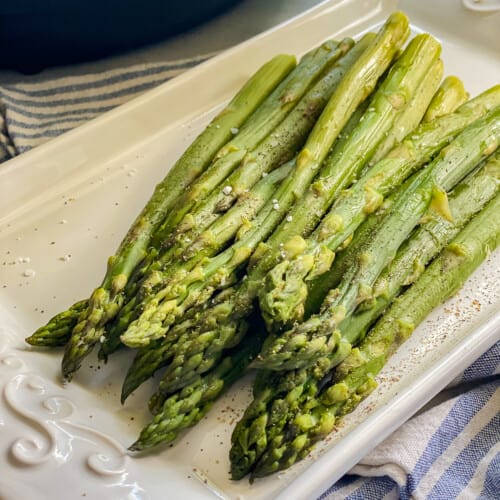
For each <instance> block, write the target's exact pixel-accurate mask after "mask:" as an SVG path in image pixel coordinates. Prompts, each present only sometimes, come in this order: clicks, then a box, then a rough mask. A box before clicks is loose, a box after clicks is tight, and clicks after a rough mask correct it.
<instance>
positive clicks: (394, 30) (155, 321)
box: [122, 13, 408, 347]
mask: <svg viewBox="0 0 500 500" xmlns="http://www.w3.org/2000/svg"><path fill="white" fill-rule="evenodd" d="M407 32H408V23H407V18H406V16H404V15H403V14H400V13H396V14H394V15H392V16H391V17H390V18H389V20H388V22H387V23H386V25H385V28H384V29H383V30H382V32H381V33H380V34H379V36H377V38H376V39H375V41H374V42H373V44H371V46H370V47H369V48H368V49H367V50H366V51H365V52H364V53H363V54H362V55H361V56H360V57H359V59H358V60H357V61H356V62H355V63H354V65H353V66H352V68H351V69H350V70H349V71H348V72H347V74H346V76H345V77H344V78H343V79H342V80H341V82H340V83H339V86H338V87H337V89H336V90H335V92H334V94H333V96H332V97H331V99H330V101H329V103H328V105H327V106H326V108H325V109H324V111H323V113H322V114H321V116H320V118H319V120H318V122H317V123H316V125H315V127H314V129H313V131H312V133H311V135H310V136H309V138H308V140H307V142H306V145H305V146H304V148H303V149H302V151H301V153H299V155H298V157H297V161H296V171H295V173H294V175H292V176H290V177H289V178H288V179H287V181H285V183H284V184H283V185H282V186H281V187H280V189H279V190H278V191H279V192H278V193H277V195H276V199H275V200H276V201H274V200H273V203H272V204H270V206H266V207H265V208H264V209H263V210H261V212H260V213H259V216H258V217H257V218H256V219H255V224H254V226H253V227H252V229H250V230H249V231H248V232H247V233H246V234H245V235H244V236H243V237H242V238H241V239H240V240H239V241H238V242H237V243H236V244H235V245H233V246H232V247H231V248H230V249H228V250H227V251H225V252H223V253H222V254H219V255H218V256H216V257H214V258H213V259H210V260H209V262H208V263H207V264H205V265H204V266H198V267H197V268H195V269H194V270H193V271H192V272H191V273H189V275H188V276H186V277H185V278H183V279H181V280H179V282H178V283H175V280H174V282H173V283H172V284H171V285H169V286H167V287H165V288H164V289H163V290H162V291H161V292H159V293H157V294H156V296H155V297H154V298H153V299H152V300H151V301H149V303H146V305H145V308H144V312H143V313H142V315H141V317H140V318H139V319H138V320H137V321H135V322H133V323H132V324H131V325H130V326H129V328H128V330H127V331H126V332H125V334H124V335H122V341H123V342H124V343H125V344H127V345H129V346H131V347H132V346H140V345H145V344H147V343H149V342H150V341H151V340H153V339H155V338H159V337H162V336H163V335H165V333H166V331H167V330H168V328H169V326H170V325H171V324H172V323H173V322H175V321H176V320H177V319H178V318H179V316H181V315H182V314H183V313H184V312H185V311H186V310H187V309H188V308H189V307H192V306H194V305H195V304H196V303H203V302H204V301H206V300H207V299H208V298H210V296H211V295H212V294H213V292H214V291H215V290H216V289H217V288H218V287H219V286H220V285H221V283H223V282H225V281H226V280H227V278H228V276H229V275H231V274H232V273H233V272H234V271H235V270H236V269H237V268H239V267H241V266H242V265H243V264H244V263H245V262H246V261H247V260H248V257H249V256H250V254H251V253H252V251H253V250H254V249H255V247H256V246H257V245H258V244H259V242H260V241H262V239H264V238H265V237H266V236H267V235H268V234H269V233H270V232H271V231H272V230H273V229H274V227H275V225H276V224H277V223H279V222H280V220H281V218H282V217H283V215H284V214H285V213H286V212H287V211H288V208H289V207H290V206H291V204H292V203H293V202H294V200H295V199H296V198H297V197H299V196H300V195H301V193H303V192H304V191H305V189H306V188H307V186H308V185H309V183H310V182H311V180H312V177H313V176H314V175H315V174H316V172H317V169H318V167H319V165H320V164H321V163H322V161H323V160H324V158H325V156H326V153H327V151H328V149H329V147H330V145H331V144H332V142H333V141H334V140H335V139H336V137H337V136H338V134H339V132H340V130H341V129H342V127H343V126H344V125H345V123H346V122H347V120H348V119H349V116H350V115H351V114H352V113H353V111H354V110H355V109H356V107H357V106H358V105H359V104H360V102H362V101H363V100H364V99H365V98H366V97H367V95H368V94H369V92H370V90H371V89H372V88H373V86H374V85H375V83H376V81H377V79H378V77H379V76H380V74H381V73H382V72H383V71H384V70H385V68H386V67H387V65H388V64H389V62H390V60H391V59H392V56H393V54H394V50H397V47H398V46H399V44H400V43H401V42H402V40H404V38H405V37H406V36H407ZM388 41H391V42H392V43H390V45H389V44H388V43H387V42H388ZM375 61H377V64H376V65H374V64H373V63H374V62H375ZM374 66H375V67H374ZM354 75H356V77H355V76H354ZM400 102H401V100H400Z"/></svg>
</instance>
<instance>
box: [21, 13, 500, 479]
mask: <svg viewBox="0 0 500 500" xmlns="http://www.w3.org/2000/svg"><path fill="white" fill-rule="evenodd" d="M409 36H410V30H409V23H408V19H407V18H406V16H405V15H404V14H403V13H400V12H396V13H394V14H392V15H391V16H390V17H389V18H388V19H387V21H386V23H385V24H384V25H383V26H382V28H381V29H380V31H379V32H378V33H376V34H373V33H369V34H366V35H365V36H363V37H362V38H361V39H360V40H359V41H357V42H355V41H354V40H352V39H344V40H342V41H340V42H336V41H327V42H325V43H324V44H323V45H321V46H320V47H318V48H316V49H314V50H312V51H311V52H309V53H307V54H306V55H304V56H303V57H302V59H301V60H300V61H299V62H298V64H296V62H295V58H294V57H292V56H288V55H279V56H276V57H275V58H274V59H272V60H271V61H269V62H268V63H267V64H265V65H264V66H263V67H262V68H261V69H259V70H258V71H257V73H256V74H255V75H254V76H253V77H252V78H250V80H249V81H248V82H247V83H246V84H245V86H244V87H243V88H242V89H241V90H240V91H239V92H238V94H237V95H236V96H235V97H234V99H233V100H232V101H231V102H230V103H229V104H228V105H227V106H226V108H224V110H223V111H221V112H220V113H219V114H218V115H217V116H216V117H215V118H214V119H213V120H212V122H211V123H210V124H209V125H208V127H207V128H206V129H205V130H204V131H203V132H202V133H201V134H200V135H199V136H198V137H197V139H196V140H195V141H194V143H193V144H192V145H191V146H190V147H189V148H188V149H187V151H186V152H185V153H184V155H183V156H182V157H181V158H180V159H179V160H178V161H177V163H176V164H175V165H174V166H173V168H172V169H171V170H170V172H169V173H168V175H167V176H166V178H165V179H164V180H163V181H162V182H161V183H160V184H159V185H158V186H157V187H156V189H155V192H154V194H153V196H152V198H151V199H150V201H149V202H148V203H147V205H146V206H145V208H144V209H143V211H142V212H141V213H140V214H139V216H138V217H137V219H136V221H135V222H134V224H133V225H132V227H131V228H130V230H129V232H128V234H127V235H126V236H125V238H124V240H123V242H122V243H121V245H120V247H119V249H118V251H117V253H116V255H114V256H113V257H111V258H110V259H109V262H108V269H107V272H106V275H105V277H104V280H103V281H102V284H101V285H100V286H99V287H98V288H97V289H96V290H94V292H93V293H92V295H91V296H90V298H89V299H87V300H83V301H80V302H78V303H76V304H74V305H73V306H72V307H70V308H69V309H68V310H67V311H64V312H62V313H60V314H58V315H57V316H55V317H54V318H52V319H51V320H50V321H49V322H48V324H47V325H45V326H43V327H41V328H40V329H38V330H37V331H36V332H35V333H34V334H33V335H32V336H31V337H29V338H28V339H27V341H28V342H29V343H30V344H32V345H35V346H50V347H55V346H63V345H64V346H65V351H64V356H63V361H62V373H63V377H64V378H65V379H66V380H70V379H71V377H72V376H73V374H74V373H75V372H76V371H77V370H78V368H79V367H80V365H81V363H82V361H83V360H84V358H85V357H86V356H87V355H88V354H89V353H90V352H91V351H92V349H93V348H94V346H96V345H98V346H99V353H98V355H99V357H100V358H101V359H103V360H105V359H107V358H108V356H110V355H111V354H112V353H113V352H115V351H116V350H117V349H118V348H122V347H127V348H132V349H136V354H135V358H134V360H133V362H132V364H131V366H130V367H129V369H128V371H127V373H126V375H125V380H124V383H123V390H122V402H124V401H125V399H126V398H127V397H128V396H129V395H130V394H131V393H132V392H133V391H134V390H135V389H137V388H138V387H139V386H140V385H141V384H142V383H143V382H144V381H145V380H147V379H149V378H150V377H152V376H153V375H154V374H155V373H156V372H157V371H159V370H162V373H161V378H160V382H159V384H158V387H157V390H156V392H155V393H154V394H153V395H152V396H151V399H150V402H149V406H150V409H151V412H152V413H153V415H154V416H153V419H152V421H151V422H150V423H149V424H148V425H147V426H146V427H145V428H144V429H143V431H142V432H141V434H140V436H139V438H138V439H137V441H136V442H135V443H134V444H133V445H132V446H131V447H130V449H131V450H133V451H142V450H147V449H149V448H151V447H153V446H156V445H159V444H161V443H168V442H171V441H172V440H174V439H175V438H176V437H177V436H178V434H179V433H180V432H181V431H182V430H183V429H186V428H187V427H190V426H193V425H195V424H196V423H197V422H198V421H199V420H200V419H201V418H202V417H203V416H204V415H205V414H206V413H207V412H208V411H209V409H210V408H211V406H212V405H213V403H214V401H215V400H216V399H217V398H218V397H219V396H220V394H221V393H222V392H223V391H225V390H226V389H227V388H228V387H229V386H230V385H231V384H232V383H233V382H234V381H235V380H237V379H238V378H239V377H241V376H242V375H243V374H244V372H245V371H246V370H247V369H248V368H254V369H256V371H257V375H256V378H255V383H254V399H253V401H252V402H251V404H250V405H249V407H248V408H247V409H246V411H245V413H244V415H243V417H242V419H241V420H240V422H239V423H238V424H237V426H236V428H235V429H234V432H233V436H232V448H231V452H230V457H231V474H232V477H233V478H235V479H239V478H242V477H244V476H245V475H247V474H251V475H252V476H254V477H259V476H264V475H267V474H270V473H272V472H275V471H277V470H280V469H284V468H286V467H289V466H291V465H292V464H293V463H295V462H296V461H297V460H300V459H302V458H303V457H304V456H306V455H307V454H308V453H309V451H310V450H311V447H312V446H313V445H314V444H315V443H316V442H317V441H318V440H320V439H322V438H323V437H325V436H326V435H327V434H328V433H330V432H331V431H332V430H333V429H334V427H335V425H337V423H338V420H339V418H340V417H342V416H343V415H345V414H347V413H349V412H351V411H352V410H353V409H354V408H355V407H356V406H357V405H358V404H359V402H360V401H361V400H362V399H364V398H365V397H366V396H367V395H368V394H369V393H370V392H371V391H372V390H373V389H374V388H375V387H376V384H377V383H376V375H377V374H378V372H379V371H380V370H381V369H382V367H383V366H384V364H385V362H386V360H387V358H388V357H389V356H390V355H391V354H392V353H393V352H394V351H395V349H397V347H398V346H399V345H400V344H401V343H402V342H403V341H404V340H405V339H406V338H407V337H408V336H409V335H410V334H411V332H412V331H413V330H414V329H415V327H416V326H417V325H418V324H419V323H420V322H421V321H422V320H423V319H424V318H425V317H426V315H427V314H428V313H429V312H430V311H431V310H432V309H433V308H434V307H435V306H437V305H438V304H440V303H441V302H442V301H444V300H445V299H446V298H448V297H449V296H450V295H452V294H453V293H454V292H455V291H456V290H457V289H458V288H459V287H460V286H461V285H462V283H463V282H464V281H465V280H466V279H467V277H468V276H469V275H470V274H471V273H472V272H473V271H474V269H475V268H476V267H477V266H478V265H479V264H480V263H481V262H482V261H483V260H484V258H485V257H486V256H487V255H488V253H489V252H490V251H491V250H493V249H494V248H496V246H497V245H498V244H499V242H500V218H499V217H498V213H499V211H500V196H499V194H498V187H499V181H500V150H499V149H498V146H499V143H500V85H499V86H496V87H493V88H491V89H489V90H487V91H485V92H483V93H482V94H480V95H479V96H477V97H475V98H473V99H471V100H468V98H469V97H468V94H467V92H466V90H465V89H464V86H463V84H462V82H461V81H460V80H459V79H458V78H456V77H447V78H445V79H444V80H443V72H444V70H443V63H442V61H441V59H440V53H441V48H440V45H439V43H438V42H437V41H436V40H435V39H434V38H433V37H432V36H430V35H428V34H420V35H417V36H415V37H414V38H413V39H411V40H409V41H408V38H409Z"/></svg>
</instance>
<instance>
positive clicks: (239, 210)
mask: <svg viewBox="0 0 500 500" xmlns="http://www.w3.org/2000/svg"><path fill="white" fill-rule="evenodd" d="M290 170H291V165H290V164H285V165H283V166H281V167H279V168H277V169H276V170H274V171H273V172H271V173H270V174H269V175H267V176H266V177H264V178H263V179H261V180H260V181H259V182H258V183H257V184H256V185H255V187H254V189H252V191H250V192H249V193H248V195H247V196H246V197H245V198H244V199H242V200H241V203H237V204H236V205H234V206H233V207H232V208H231V209H230V210H229V211H228V212H226V214H225V215H224V216H222V217H221V218H220V219H218V221H217V222H216V223H214V224H213V227H212V231H213V232H214V234H216V235H217V236H218V240H219V241H220V242H223V243H224V242H225V241H228V239H229V238H230V237H231V236H232V235H234V232H235V231H236V230H237V228H238V226H239V225H240V224H241V220H244V219H249V218H251V215H252V212H255V211H256V210H258V209H259V208H260V207H261V206H262V205H263V204H264V203H265V202H266V201H267V200H268V199H270V198H271V197H272V196H273V194H274V192H275V190H276V187H277V185H279V184H280V183H281V182H282V181H283V179H285V178H286V177H287V176H288V175H289V173H290ZM200 254H201V255H200V257H202V256H206V255H208V253H206V249H205V253H203V251H202V249H200ZM172 337H173V338H175V334H174V335H172ZM113 338H117V337H115V336H114V335H113V334H111V335H108V338H107V339H106V340H105V343H104V344H103V346H104V345H106V344H108V343H109V342H110V341H111V342H112V341H113V340H112V339H113ZM117 339H118V340H119V338H117ZM168 340H169V342H168V345H170V344H171V342H170V336H169V339H168ZM166 346H167V342H165V343H162V342H156V343H155V345H154V346H153V348H154V349H155V350H156V349H158V350H161V351H162V352H163V351H164V350H165V349H166ZM108 349H109V348H108ZM150 351H151V349H149V348H144V349H143V350H139V352H138V353H137V356H136V358H135V360H134V363H133V364H132V365H131V367H130V369H129V371H128V373H127V376H126V377H125V382H124V384H123V390H122V402H123V401H124V400H125V399H126V398H127V397H128V395H129V394H130V393H131V392H132V391H134V390H135V389H136V388H137V387H138V386H139V385H140V384H141V383H142V382H144V381H145V380H147V379H148V378H150V377H151V376H152V375H153V374H154V373H155V371H156V370H158V369H159V368H161V366H162V365H163V364H164V363H166V361H167V360H166V359H165V358H164V357H163V356H162V360H161V364H158V363H153V362H152V359H151V352H150ZM158 355H159V352H156V353H155V354H154V355H153V357H158Z"/></svg>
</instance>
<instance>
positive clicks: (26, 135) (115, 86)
mask: <svg viewBox="0 0 500 500" xmlns="http://www.w3.org/2000/svg"><path fill="white" fill-rule="evenodd" d="M211 55H213V54H206V55H202V56H198V57H194V58H190V59H182V60H178V61H174V62H168V63H155V64H147V65H146V64H139V65H135V66H132V67H128V68H126V69H114V70H110V71H107V72H104V73H97V74H89V75H83V76H72V77H68V78H58V79H55V80H49V81H43V80H40V81H37V80H38V79H35V81H33V82H29V83H16V84H13V85H3V86H0V162H2V161H5V160H8V159H9V158H11V157H13V156H15V155H16V154H19V153H24V152H25V151H28V150H29V149H31V148H33V147H35V146H38V145H40V144H42V143H44V142H46V141H47V140H49V139H51V138H53V137H56V136H58V135H60V134H62V133H63V132H67V131H68V130H71V129H72V128H74V127H77V126H78V125H81V124H82V123H85V122H86V121H88V120H90V119H92V118H94V117H96V116H98V115H100V114H102V113H104V112H106V111H109V110H110V109H113V108H114V107H116V106H118V105H120V104H123V103H124V102H126V101H129V100H130V99H133V98H134V97H137V96H138V95H140V94H142V93H143V92H145V91H146V90H149V89H151V88H153V87H156V86H157V85H159V84H161V83H163V82H165V81H167V80H169V79H170V78H172V77H174V76H176V75H178V74H179V73H182V72H183V71H185V70H187V69H189V68H192V67H193V66H196V65H197V64H199V63H200V62H203V61H205V60H206V59H208V58H209V57H211Z"/></svg>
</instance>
